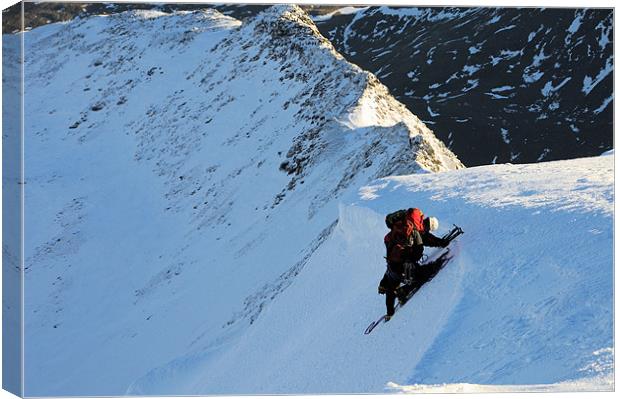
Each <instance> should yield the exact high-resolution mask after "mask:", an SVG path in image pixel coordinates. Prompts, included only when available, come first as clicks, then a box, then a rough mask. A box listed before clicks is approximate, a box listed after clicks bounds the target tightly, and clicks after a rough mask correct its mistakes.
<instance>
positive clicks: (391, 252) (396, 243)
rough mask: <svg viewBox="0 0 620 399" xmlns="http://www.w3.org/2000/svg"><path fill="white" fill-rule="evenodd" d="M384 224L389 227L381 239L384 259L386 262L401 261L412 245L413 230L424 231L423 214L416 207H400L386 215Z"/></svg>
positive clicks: (403, 260)
mask: <svg viewBox="0 0 620 399" xmlns="http://www.w3.org/2000/svg"><path fill="white" fill-rule="evenodd" d="M385 224H386V226H387V227H388V228H389V229H390V232H389V233H388V234H386V236H385V238H384V239H383V242H384V243H385V248H386V250H387V256H386V259H387V261H388V263H403V262H405V261H406V260H407V258H408V255H409V252H410V249H411V246H412V245H413V231H414V230H417V231H419V232H423V231H424V214H423V213H422V211H420V210H419V209H418V208H409V209H407V210H405V209H401V210H399V211H396V212H392V213H390V214H389V215H387V216H386V217H385Z"/></svg>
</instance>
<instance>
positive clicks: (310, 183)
mask: <svg viewBox="0 0 620 399" xmlns="http://www.w3.org/2000/svg"><path fill="white" fill-rule="evenodd" d="M19 39H20V37H19V36H12V35H5V36H4V37H3V40H6V41H12V40H13V41H15V40H19ZM24 42H25V46H26V50H25V51H26V60H25V79H26V87H25V100H24V101H25V110H26V111H25V112H26V120H25V148H26V154H25V165H26V167H25V174H26V176H25V180H26V185H25V188H24V190H25V207H26V209H25V213H26V215H27V216H26V220H25V236H26V242H25V256H26V259H25V269H26V270H25V293H24V295H25V310H24V311H25V394H26V395H28V396H43V395H54V396H66V395H80V396H92V395H98V396H100V395H118V394H122V393H124V392H125V391H126V389H127V388H128V387H129V386H130V384H131V383H132V382H133V381H134V380H137V379H138V378H140V377H141V376H143V375H146V374H148V373H149V372H150V370H152V369H154V368H156V367H158V366H160V365H162V364H166V363H168V362H170V361H171V360H173V359H176V358H179V357H182V356H184V355H185V354H188V353H194V352H196V351H197V350H199V349H200V348H203V347H205V346H206V345H212V344H213V342H219V343H220V345H222V347H223V348H226V349H230V347H228V346H227V342H230V339H231V338H232V337H234V336H235V334H242V333H245V332H246V331H249V330H250V328H251V327H252V326H253V325H254V324H256V323H257V322H258V320H260V319H261V317H262V314H263V313H264V312H266V311H268V310H269V309H271V305H270V303H272V302H273V301H275V300H276V299H277V298H278V297H279V296H280V295H282V294H283V293H285V292H286V290H287V288H288V287H290V286H291V284H293V283H294V281H295V280H296V276H298V275H299V274H300V273H301V272H302V270H303V269H304V268H305V266H306V264H307V261H308V260H309V259H310V257H311V255H312V253H313V252H315V251H316V250H317V248H320V247H321V244H322V243H323V242H324V241H325V240H326V238H327V237H328V236H329V235H330V233H331V232H332V231H333V229H334V226H335V224H336V220H337V218H338V203H339V200H340V199H341V198H343V197H344V196H346V195H348V194H350V193H352V192H355V191H356V190H357V187H359V186H360V185H363V184H367V183H368V182H370V181H372V180H373V179H376V178H378V177H382V176H387V175H391V174H402V173H414V172H429V171H442V170H450V169H455V168H462V164H461V163H460V161H459V160H458V159H457V158H456V157H455V156H454V154H452V153H451V152H450V151H449V150H448V149H446V147H445V146H444V145H443V144H442V143H441V142H439V141H438V140H437V139H436V138H435V136H434V135H433V133H432V132H431V131H430V130H429V129H428V128H427V127H426V126H425V125H424V124H423V123H422V122H420V121H419V119H418V118H417V117H415V116H414V115H412V114H411V113H410V112H409V111H407V109H406V108H405V107H404V106H403V105H402V104H400V103H398V102H397V101H396V100H394V99H393V98H392V97H391V96H390V94H389V93H388V91H387V89H386V88H385V87H384V86H383V85H382V84H381V83H380V82H379V81H378V80H377V79H376V78H375V77H374V76H373V75H372V74H370V73H368V72H365V71H363V70H361V69H360V68H358V67H357V66H355V65H353V64H350V63H348V62H347V61H346V60H344V59H343V58H342V57H341V56H340V55H339V54H338V53H337V52H336V51H335V50H334V48H333V47H332V46H331V44H330V43H329V42H328V41H327V40H326V39H325V38H323V37H322V36H321V35H320V34H319V33H318V30H317V29H316V27H315V26H314V24H313V22H312V21H311V20H310V19H309V18H308V17H307V16H306V15H305V14H304V13H303V11H302V10H301V9H299V8H298V7H296V6H276V7H273V8H271V9H269V10H267V11H265V12H264V13H262V14H260V15H258V16H256V17H255V18H253V19H250V20H248V21H246V22H244V23H243V24H241V22H239V21H237V20H235V19H232V18H230V17H226V16H224V15H222V14H220V13H218V12H217V11H213V10H206V11H198V12H178V13H173V14H165V13H162V12H159V11H131V12H125V13H120V14H115V15H111V16H106V17H103V16H100V17H88V18H77V19H75V20H73V21H71V22H68V23H58V24H50V25H46V26H42V27H38V28H35V29H33V30H32V31H29V32H26V33H24ZM5 183H7V184H9V183H14V182H8V181H7V182H5ZM3 251H4V252H5V253H6V255H7V256H10V255H11V254H10V253H8V252H9V251H10V248H8V247H4V248H3ZM257 364H259V363H257ZM175 373H177V374H179V375H180V374H182V373H180V372H175ZM179 378H180V377H179ZM180 381H182V379H179V380H178V381H177V382H176V383H180ZM170 387H171V388H172V387H174V385H171V386H170ZM268 389H269V387H266V388H265V390H268Z"/></svg>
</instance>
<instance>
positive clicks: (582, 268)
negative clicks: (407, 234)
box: [128, 155, 614, 394]
mask: <svg viewBox="0 0 620 399" xmlns="http://www.w3.org/2000/svg"><path fill="white" fill-rule="evenodd" d="M613 159H614V156H613V155H607V156H601V157H597V158H584V159H578V160H571V161H557V162H549V163H539V164H531V165H510V164H506V165H495V166H484V167H476V168H470V169H465V170H459V171H452V172H443V173H438V174H418V175H410V176H399V177H389V178H385V179H381V180H378V181H376V182H374V183H372V184H370V185H367V186H364V187H363V188H361V189H360V190H359V192H358V193H356V194H354V195H352V196H350V197H348V198H345V199H343V201H342V204H341V206H340V215H339V220H338V224H337V225H336V227H335V229H334V231H333V233H332V234H331V235H330V237H329V238H328V239H327V240H326V241H325V242H324V243H323V244H322V245H321V246H320V247H319V248H318V249H317V250H316V251H315V252H314V254H313V255H312V256H311V258H310V259H309V261H308V263H307V264H306V266H305V268H304V269H303V270H302V271H301V273H299V275H298V276H297V278H296V279H295V281H294V282H293V283H292V284H291V285H290V286H289V288H288V289H287V290H286V291H284V292H283V293H282V294H281V295H280V296H278V297H277V298H276V299H275V300H274V301H273V302H272V303H271V304H270V305H269V306H268V307H267V308H266V309H265V310H264V311H263V313H262V314H261V315H260V317H259V318H257V319H256V321H255V322H254V324H253V325H252V326H251V327H250V328H247V329H245V330H243V331H235V332H229V333H226V334H223V335H222V336H221V337H219V338H218V339H212V340H211V341H210V342H209V341H208V340H205V341H202V342H200V343H198V344H197V345H195V346H193V347H192V348H191V349H190V350H188V354H187V355H186V356H183V357H180V358H177V359H175V360H174V361H172V362H170V363H168V364H167V365H163V366H162V367H159V368H157V369H154V370H152V371H151V372H149V373H148V374H146V375H145V376H144V377H142V378H140V379H139V380H137V381H136V382H135V383H134V384H132V386H131V387H130V389H129V390H128V393H130V394H155V393H157V394H166V393H177V394H179V393H183V394H206V393H209V394H218V393H238V394H243V393H307V392H313V393H317V392H321V393H342V392H348V393H353V392H385V391H388V392H390V391H393V390H397V391H403V392H437V391H441V392H468V391H476V392H501V391H507V390H509V391H514V390H517V391H535V392H540V391H566V390H612V389H613V375H612V373H613V313H612V312H613V256H612V250H613V241H612V232H613V228H612V223H613V205H614V194H613ZM414 205H415V206H419V207H421V208H422V209H423V210H424V211H425V212H426V213H427V214H430V215H436V216H437V217H439V218H440V220H441V222H442V223H443V227H442V228H441V229H440V230H441V231H440V232H445V231H447V229H448V228H449V225H450V223H456V224H458V225H460V226H461V227H462V228H463V229H464V230H465V232H466V233H465V235H464V236H462V237H461V238H460V239H459V242H458V245H456V246H455V247H454V249H453V250H454V252H455V253H456V255H457V256H456V257H455V258H454V260H453V261H452V262H451V263H449V265H448V267H446V269H444V270H443V271H442V272H441V273H440V274H439V275H438V276H437V277H436V278H435V279H434V280H433V281H432V282H430V283H429V284H427V285H426V286H424V287H423V288H422V290H421V291H420V292H419V293H418V294H416V296H415V297H414V298H413V299H412V301H411V302H410V303H409V304H408V305H407V306H406V307H405V308H403V310H402V311H401V312H399V313H397V315H396V317H395V318H394V319H392V320H391V321H390V322H389V323H388V324H383V325H380V326H379V327H377V329H376V330H375V331H373V332H372V334H370V335H363V331H364V329H365V327H366V326H367V325H368V323H369V322H370V321H372V320H373V319H374V318H376V317H378V316H379V315H381V314H383V312H384V311H385V309H384V301H383V297H380V296H379V295H377V293H376V287H377V283H378V281H379V279H380V277H381V275H382V273H383V271H384V261H383V258H382V256H383V253H384V248H383V244H382V238H383V235H384V234H385V233H386V228H385V226H384V223H383V217H384V215H385V213H387V212H389V211H392V210H394V209H399V208H403V207H407V206H414ZM428 252H429V253H432V252H431V251H428ZM412 384H416V385H413V386H412Z"/></svg>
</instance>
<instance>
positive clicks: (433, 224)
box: [426, 216, 439, 231]
mask: <svg viewBox="0 0 620 399" xmlns="http://www.w3.org/2000/svg"><path fill="white" fill-rule="evenodd" d="M426 220H428V222H427V223H428V230H429V231H435V230H437V229H438V228H439V220H437V218H436V217H433V216H430V217H427V218H426Z"/></svg>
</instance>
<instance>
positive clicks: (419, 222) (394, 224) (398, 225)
mask: <svg viewBox="0 0 620 399" xmlns="http://www.w3.org/2000/svg"><path fill="white" fill-rule="evenodd" d="M406 221H409V222H411V223H412V225H413V228H414V229H416V230H417V231H419V232H420V233H423V232H424V214H423V213H422V211H421V210H419V209H418V208H409V209H401V210H399V211H396V212H392V213H390V214H389V215H387V216H386V217H385V225H386V226H387V228H388V229H390V230H392V231H394V230H400V231H402V232H403V233H407V230H406V228H408V227H407V226H406V225H407V223H406ZM412 232H413V231H409V232H408V233H407V234H406V235H407V236H408V235H410V234H411V233H412Z"/></svg>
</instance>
